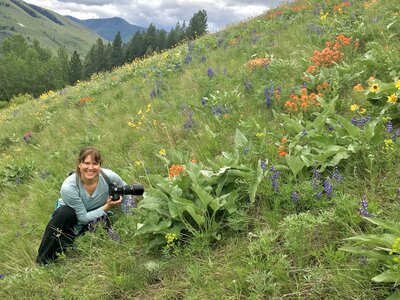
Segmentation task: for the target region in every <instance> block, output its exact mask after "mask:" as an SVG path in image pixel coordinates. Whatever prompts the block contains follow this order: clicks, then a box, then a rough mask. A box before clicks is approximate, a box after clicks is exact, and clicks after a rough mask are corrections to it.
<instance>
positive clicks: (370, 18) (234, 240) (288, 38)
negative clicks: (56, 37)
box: [0, 0, 400, 299]
mask: <svg viewBox="0 0 400 300" xmlns="http://www.w3.org/2000/svg"><path fill="white" fill-rule="evenodd" d="M396 2H397V1H395V0H390V1H367V2H364V3H361V2H353V3H352V6H344V7H343V8H342V12H341V13H339V12H337V11H336V16H335V15H334V12H335V11H334V5H338V4H340V3H342V2H340V1H327V6H325V7H324V9H325V12H329V15H328V17H327V19H326V20H321V18H320V15H319V14H318V13H317V14H315V13H314V11H315V9H317V8H318V1H296V2H294V3H293V4H286V5H283V6H281V7H278V8H277V9H275V10H273V11H271V12H269V13H266V14H265V15H261V16H259V17H257V18H254V19H251V20H248V21H246V22H241V23H239V24H236V25H233V26H231V27H229V28H227V29H225V30H224V31H221V32H218V33H215V34H213V35H206V36H203V37H200V38H199V39H197V40H195V41H194V42H193V50H192V52H191V56H192V60H191V61H190V62H189V63H185V58H186V55H187V54H188V51H189V50H188V49H189V43H183V44H182V45H179V46H178V47H176V48H174V49H170V50H168V51H166V52H164V53H161V54H155V55H153V56H151V57H148V58H146V59H144V60H138V61H134V62H132V64H129V65H125V66H123V67H121V68H117V69H115V70H114V71H113V72H111V73H104V74H98V75H96V76H93V77H92V79H91V80H90V81H88V82H80V83H78V84H77V85H76V86H70V87H67V88H66V89H64V90H63V91H62V92H61V91H60V92H49V93H48V94H46V95H43V96H42V97H40V98H38V99H33V100H28V101H22V100H24V99H22V98H23V97H24V96H20V97H22V98H21V103H22V104H12V105H11V106H9V107H6V108H4V109H2V110H1V111H0V187H1V188H0V198H1V199H2V205H1V206H0V226H1V231H0V274H2V275H3V276H4V277H3V278H2V279H0V298H4V299H384V298H385V297H387V296H389V295H390V294H391V293H392V292H393V291H394V290H395V288H396V286H395V285H394V284H393V283H376V282H372V281H371V278H372V277H374V276H376V275H378V274H380V273H381V272H382V270H384V268H385V266H384V265H382V264H380V263H379V262H377V261H375V260H372V259H366V260H364V259H363V257H360V256H357V255H354V254H350V253H347V252H344V251H340V250H339V248H340V247H342V246H343V245H346V243H347V242H346V240H345V239H346V238H348V237H351V236H354V235H358V234H361V233H378V232H379V230H378V229H376V228H375V227H374V226H372V225H371V224H369V223H367V222H366V221H365V220H364V219H362V218H361V216H360V214H359V208H360V201H361V199H362V196H363V195H366V196H367V200H368V205H369V206H368V209H369V212H370V213H372V214H373V215H374V216H375V217H379V218H382V219H388V220H397V219H398V218H399V216H400V209H399V205H398V204H399V195H398V192H397V189H398V187H399V186H400V182H399V179H398V168H399V154H398V150H399V148H398V147H399V145H398V141H397V142H396V143H394V146H393V147H394V150H393V151H387V150H385V144H384V139H386V138H388V137H389V135H388V134H387V133H386V132H385V131H384V130H382V131H380V132H379V139H378V141H377V142H376V144H374V145H372V144H371V145H364V146H370V147H369V149H368V150H365V151H364V152H363V151H360V152H357V153H351V155H350V157H349V158H347V159H343V160H341V161H340V163H339V164H338V165H337V168H338V170H339V171H340V173H341V175H342V177H343V182H341V183H339V182H337V181H335V180H334V178H333V171H334V169H333V168H332V167H328V168H327V169H326V171H325V172H324V173H322V174H321V176H322V179H321V182H319V186H318V189H317V190H315V189H314V187H313V185H312V176H313V172H312V171H313V170H312V167H309V168H305V169H304V170H302V172H300V173H299V174H298V176H294V175H293V174H292V172H291V171H290V168H289V167H288V164H287V158H288V157H286V158H285V157H280V156H278V151H277V149H278V146H279V145H281V144H282V142H281V139H282V137H283V136H286V137H288V138H289V139H290V141H291V142H292V141H294V140H295V136H293V135H291V134H290V130H289V129H288V128H287V125H288V124H284V123H282V122H280V121H279V120H277V119H276V118H274V114H273V113H272V109H274V110H275V111H276V112H277V113H278V114H287V115H289V116H291V118H292V119H293V120H296V118H298V117H299V114H298V113H288V111H287V110H286V109H285V108H284V103H285V102H286V101H287V100H290V98H289V97H290V94H291V93H292V89H293V90H295V89H297V90H299V89H300V88H301V86H302V84H303V83H306V84H307V86H308V87H309V88H310V90H309V91H311V89H312V85H313V83H312V82H308V81H305V80H304V77H303V76H304V72H305V70H306V69H307V67H308V66H309V65H310V64H311V61H310V58H311V57H312V56H313V51H314V50H319V51H320V50H322V49H323V48H324V47H325V42H326V41H332V40H333V39H335V38H336V36H337V35H339V34H344V35H345V36H346V37H352V38H353V41H356V40H357V41H358V42H359V44H360V45H359V47H358V49H356V50H354V49H352V50H349V51H347V52H345V56H344V59H343V61H340V62H338V64H337V65H333V66H331V67H329V68H327V69H326V70H325V71H324V72H326V73H324V74H322V73H321V74H322V75H319V76H320V77H318V78H320V79H321V81H322V79H323V80H326V81H327V82H329V87H328V88H327V89H325V90H324V91H323V93H324V95H325V96H322V100H321V101H322V102H323V103H331V102H332V100H333V98H334V97H335V96H336V95H339V98H338V100H337V106H336V107H335V111H336V113H337V114H338V115H341V116H343V117H345V118H346V119H348V120H350V119H351V118H353V117H354V116H355V114H354V113H353V112H350V110H349V108H350V105H351V104H355V103H356V104H359V105H360V106H362V107H365V108H366V109H367V110H368V114H369V115H371V116H372V117H377V116H378V115H379V114H380V112H381V111H382V107H378V106H375V105H373V104H371V103H369V102H368V101H367V100H366V95H367V93H361V94H357V93H356V92H354V91H353V86H354V85H356V84H358V83H361V84H362V85H363V86H364V89H365V90H367V89H368V83H367V80H368V78H369V77H370V76H373V77H375V78H377V79H379V80H382V81H383V82H386V83H389V82H392V81H393V80H398V79H399V76H400V70H399V68H398V66H399V65H400V64H399V59H398V57H396V56H395V55H394V54H393V53H398V52H399V50H400V41H399V34H398V32H399V31H398V30H397V29H398V26H399V24H400V20H399V10H398V8H397V6H396ZM378 8H379V9H378ZM279 11H282V14H279V13H277V12H279ZM317 11H318V10H317ZM318 26H320V27H318ZM316 28H324V29H323V31H322V34H321V32H319V31H318V30H316ZM388 38H390V43H387V42H386V41H387V40H388ZM377 45H381V46H377ZM371 49H372V50H371ZM374 49H375V50H374ZM368 51H369V52H368ZM371 51H372V52H371ZM374 51H375V52H374ZM266 56H267V57H268V58H269V59H270V64H269V65H268V66H267V67H259V68H256V69H254V70H250V69H248V68H247V67H246V66H245V65H246V64H247V63H248V62H249V61H250V60H251V59H254V58H256V57H257V58H265V57H266ZM374 66H376V67H374ZM209 68H212V70H213V71H214V76H213V77H212V78H210V77H209V76H208V75H207V72H208V70H209ZM323 76H325V77H324V78H323ZM245 82H247V83H251V88H245ZM271 83H272V84H273V85H274V88H275V90H277V89H278V86H280V87H281V98H280V99H278V98H277V97H273V98H272V107H271V108H268V107H267V106H266V98H265V88H266V87H269V86H270V85H271ZM321 83H322V82H317V84H321ZM152 93H153V94H152ZM87 96H90V97H92V98H93V99H92V101H90V102H87V103H85V104H82V103H80V99H82V98H83V97H87ZM202 97H206V99H207V100H206V103H205V104H202ZM381 101H382V102H383V103H384V107H388V106H387V105H388V104H386V99H381ZM149 104H151V109H149V111H147V109H148V108H149V106H148V105H149ZM326 105H327V104H326ZM218 107H221V109H222V115H221V116H218V113H216V114H213V110H214V112H215V111H216V110H217V109H218ZM139 111H141V112H142V113H139V114H138V112H139ZM316 111H317V112H318V110H316ZM142 115H143V119H141V116H142ZM315 116H316V115H315V114H312V113H310V112H305V113H304V122H306V121H307V122H311V121H313V120H314V119H315ZM140 121H141V124H140V125H139V122H140ZM327 121H329V120H327ZM393 121H394V126H395V128H396V126H397V120H396V119H395V118H393ZM130 122H133V123H134V124H135V125H136V126H137V128H133V127H131V126H129V123H130ZM184 125H186V127H187V128H185V126H184ZM237 129H238V130H240V132H242V133H243V135H244V136H246V138H247V139H248V146H249V149H248V152H247V154H244V153H242V152H241V153H240V162H241V163H243V164H246V165H248V166H251V167H252V168H254V170H256V169H257V168H259V167H260V166H259V160H268V165H267V170H268V169H269V168H270V167H271V166H275V167H277V168H278V170H279V171H280V172H281V174H280V175H279V179H278V180H279V192H277V191H275V190H274V189H273V186H272V184H271V176H272V175H273V173H272V172H271V171H266V172H265V177H263V179H262V181H261V183H260V185H259V187H258V190H257V195H256V199H255V202H254V203H252V204H251V205H250V204H246V205H244V206H243V207H240V208H241V210H240V211H238V212H237V213H236V214H235V215H234V217H232V216H231V219H228V220H226V222H227V223H222V225H221V227H220V229H219V231H218V236H217V238H215V237H216V236H215V235H214V236H213V235H212V234H211V233H210V232H208V231H207V230H205V231H203V232H197V234H195V235H193V236H188V237H185V238H183V237H180V238H179V239H178V240H177V241H176V242H175V244H174V245H173V248H172V249H169V248H165V247H164V248H161V249H155V250H153V251H152V252H146V251H145V249H146V246H148V245H147V244H146V242H145V241H146V240H145V239H139V238H137V237H136V236H134V235H135V232H136V230H137V226H138V223H141V222H142V221H143V219H141V218H142V217H140V215H139V214H138V213H137V212H138V211H139V210H140V209H138V211H137V212H136V213H134V212H132V213H130V214H127V215H124V214H122V213H119V212H116V214H115V216H114V217H113V223H114V229H115V230H116V232H117V233H118V234H119V235H120V237H121V242H115V241H113V240H112V239H110V238H109V237H108V235H107V234H106V232H104V230H102V229H101V228H98V230H97V231H96V232H94V233H89V234H86V235H85V236H83V237H81V238H78V239H77V241H76V244H75V247H74V248H73V249H71V250H70V251H68V252H67V253H66V255H65V256H63V257H62V258H61V259H60V261H59V262H58V263H56V264H53V265H50V266H49V267H45V268H43V267H38V266H36V264H35V262H34V260H35V257H36V252H37V248H38V246H39V243H40V240H41V237H42V234H43V230H44V228H45V226H46V224H47V222H48V220H49V217H50V215H51V213H52V211H53V208H54V202H55V200H56V199H57V198H58V197H59V188H60V185H61V183H62V182H63V180H64V179H65V177H66V175H67V174H68V173H69V171H71V170H72V169H74V165H75V159H76V156H77V153H78V151H79V150H80V148H81V147H83V146H86V145H93V146H96V147H98V148H99V149H100V151H101V152H102V155H103V157H104V166H105V167H108V168H111V169H113V170H115V171H116V172H118V173H119V174H121V176H122V177H123V179H124V180H125V181H127V182H141V183H143V184H144V185H145V187H146V190H150V184H149V181H148V178H147V176H146V174H150V175H161V176H162V177H168V166H169V165H172V164H183V165H187V164H188V162H189V161H190V160H192V159H196V160H197V161H198V162H199V163H200V162H201V163H202V164H204V165H205V166H207V167H211V166H213V165H215V164H216V162H218V161H220V158H221V156H222V154H223V153H224V152H227V153H230V152H232V151H233V148H234V143H235V133H236V130H237ZM28 131H30V132H31V133H32V137H31V138H30V139H29V141H28V143H27V142H25V141H24V139H23V136H24V133H26V132H28ZM311 133H312V132H311V131H310V132H309V134H311ZM328 133H329V132H328V131H326V134H328ZM348 139H349V137H348V136H344V137H341V138H340V139H338V140H337V141H338V142H340V143H342V142H343V143H344V142H345V141H347V140H348ZM297 146H305V144H302V143H301V141H300V142H299V143H298V144H297ZM161 149H164V150H165V153H166V156H165V158H164V159H165V160H168V162H169V163H168V164H166V163H165V160H164V161H163V160H162V159H160V154H159V151H160V150H161ZM291 151H293V152H291V154H290V155H294V154H292V153H294V149H292V150H291ZM290 155H289V156H290ZM327 178H329V180H330V181H331V182H332V183H333V196H332V197H328V196H327V195H326V194H323V196H322V197H321V198H317V197H315V194H316V193H317V192H320V191H322V185H321V184H322V182H323V180H325V179H327ZM241 192H246V191H241ZM292 192H297V193H298V195H299V201H298V202H293V200H292V198H291V197H292ZM244 199H246V197H244ZM139 200H141V199H139ZM242 201H244V200H243V199H242ZM143 211H145V210H143ZM227 225H230V226H233V225H236V228H237V229H238V230H233V229H232V228H233V227H229V226H227ZM224 226H225V227H224Z"/></svg>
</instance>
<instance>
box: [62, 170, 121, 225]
mask: <svg viewBox="0 0 400 300" xmlns="http://www.w3.org/2000/svg"><path fill="white" fill-rule="evenodd" d="M102 170H103V172H104V173H105V175H106V176H107V177H108V178H109V181H110V182H111V183H116V184H117V185H118V186H123V185H126V183H125V182H124V181H123V180H122V179H121V177H120V176H119V175H118V174H117V173H115V172H113V171H112V170H109V169H103V168H102ZM76 176H78V175H77V174H76V173H73V174H72V175H70V176H68V177H67V178H66V179H65V180H64V182H63V184H62V186H61V191H60V193H61V198H60V199H58V205H57V207H59V206H61V205H68V206H70V207H72V208H73V209H74V210H75V213H76V216H77V219H78V224H77V226H75V232H76V233H78V232H79V231H80V230H81V229H82V225H85V224H87V223H89V222H90V221H94V220H96V219H97V218H100V217H101V216H103V215H104V214H105V212H104V210H103V208H102V206H103V205H104V204H105V203H106V202H107V199H108V197H109V187H108V184H107V182H106V180H105V178H104V177H103V175H102V174H101V173H100V174H99V181H98V183H97V186H96V189H95V191H94V192H93V194H92V195H89V193H88V192H87V191H86V190H85V188H84V186H83V182H82V180H81V179H80V178H78V181H77V180H76ZM77 182H78V186H77V185H76V183H77ZM126 197H127V196H123V200H124V201H125V200H126V199H125V198H126Z"/></svg>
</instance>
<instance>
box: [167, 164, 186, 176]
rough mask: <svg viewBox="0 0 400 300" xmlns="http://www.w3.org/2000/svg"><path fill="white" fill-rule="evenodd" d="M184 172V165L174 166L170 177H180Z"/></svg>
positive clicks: (170, 171) (171, 168) (170, 170)
mask: <svg viewBox="0 0 400 300" xmlns="http://www.w3.org/2000/svg"><path fill="white" fill-rule="evenodd" d="M183 171H185V168H184V167H183V166H182V165H172V166H171V167H170V168H169V177H175V176H179V175H180V174H181V173H182V172H183Z"/></svg>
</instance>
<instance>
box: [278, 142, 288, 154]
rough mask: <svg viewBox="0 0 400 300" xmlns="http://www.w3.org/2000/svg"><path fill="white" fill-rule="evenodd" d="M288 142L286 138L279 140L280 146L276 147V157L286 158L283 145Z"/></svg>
mask: <svg viewBox="0 0 400 300" xmlns="http://www.w3.org/2000/svg"><path fill="white" fill-rule="evenodd" d="M287 142H288V139H287V138H286V137H283V138H282V140H281V143H282V145H280V146H279V147H278V155H279V156H286V155H287V154H288V152H287V150H286V146H285V144H286V143H287Z"/></svg>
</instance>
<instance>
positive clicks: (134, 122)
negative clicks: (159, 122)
mask: <svg viewBox="0 0 400 300" xmlns="http://www.w3.org/2000/svg"><path fill="white" fill-rule="evenodd" d="M151 110H152V108H151V103H149V104H147V106H146V113H149V112H151ZM137 115H138V118H137V120H135V119H134V118H133V117H132V118H131V120H130V121H129V123H128V125H129V127H132V128H136V129H139V128H140V126H141V125H142V124H143V121H144V119H145V117H144V113H143V111H142V110H141V109H139V111H138V112H137ZM153 124H155V123H154V121H153Z"/></svg>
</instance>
